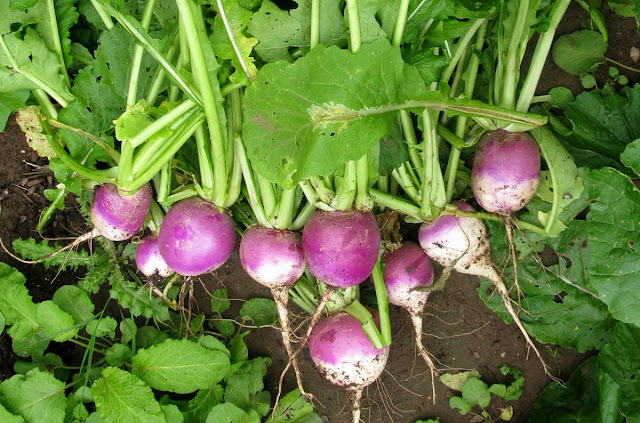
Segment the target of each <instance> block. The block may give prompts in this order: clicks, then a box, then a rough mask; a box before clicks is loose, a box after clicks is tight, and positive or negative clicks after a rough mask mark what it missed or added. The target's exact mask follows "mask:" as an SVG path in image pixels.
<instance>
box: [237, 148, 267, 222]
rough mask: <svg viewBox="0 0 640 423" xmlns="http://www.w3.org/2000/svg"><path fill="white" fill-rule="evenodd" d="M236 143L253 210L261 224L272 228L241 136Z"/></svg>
mask: <svg viewBox="0 0 640 423" xmlns="http://www.w3.org/2000/svg"><path fill="white" fill-rule="evenodd" d="M234 143H235V145H236V152H235V155H236V157H237V159H238V160H239V161H240V166H241V167H242V176H243V177H244V184H245V186H246V187H247V193H248V195H249V204H250V206H251V210H253V213H254V214H255V216H256V220H257V221H258V224H259V225H260V226H264V227H265V228H270V227H271V224H270V223H269V219H267V216H266V215H265V212H264V207H263V206H262V201H260V194H259V193H258V191H257V190H256V185H255V181H254V178H253V172H252V170H251V168H250V167H249V162H248V161H247V155H246V153H245V151H244V145H243V144H242V140H241V139H240V137H236V138H234Z"/></svg>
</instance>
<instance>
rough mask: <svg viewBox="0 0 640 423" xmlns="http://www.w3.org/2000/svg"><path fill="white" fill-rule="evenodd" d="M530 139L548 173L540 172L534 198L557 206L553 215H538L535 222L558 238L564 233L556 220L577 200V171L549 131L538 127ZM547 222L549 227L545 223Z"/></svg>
mask: <svg viewBox="0 0 640 423" xmlns="http://www.w3.org/2000/svg"><path fill="white" fill-rule="evenodd" d="M531 135H533V137H534V138H535V139H536V142H537V143H538V146H539V147H540V152H541V153H542V157H544V160H545V162H546V163H547V167H548V168H549V170H548V171H543V172H540V173H541V178H540V185H539V186H538V190H537V191H536V195H537V196H538V197H539V198H540V199H542V200H543V201H545V202H547V203H552V204H556V205H557V208H556V210H555V213H554V211H553V209H552V211H549V212H542V211H539V212H538V219H539V220H540V222H542V224H543V225H545V228H548V229H549V231H548V232H549V235H550V236H558V235H559V234H560V232H562V231H563V230H565V229H566V226H565V225H564V223H562V222H561V221H560V219H559V216H560V214H562V211H563V210H564V209H565V207H568V206H569V205H570V204H571V203H573V202H574V201H576V200H578V199H579V198H580V195H581V194H582V191H583V190H584V184H583V182H582V179H580V177H579V176H578V168H577V167H576V165H575V163H574V162H573V157H571V154H569V152H568V151H567V150H566V149H565V148H564V147H563V146H562V144H561V143H560V141H558V139H557V138H556V137H555V136H554V135H553V132H552V131H551V130H549V129H547V128H545V127H540V128H536V129H534V130H532V131H531ZM552 213H553V214H552ZM550 220H551V222H552V223H549V221H550Z"/></svg>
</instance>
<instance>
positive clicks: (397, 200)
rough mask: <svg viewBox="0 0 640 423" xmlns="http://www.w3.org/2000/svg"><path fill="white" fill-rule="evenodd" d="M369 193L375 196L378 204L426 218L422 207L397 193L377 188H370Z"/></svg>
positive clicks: (408, 214) (415, 216) (417, 217)
mask: <svg viewBox="0 0 640 423" xmlns="http://www.w3.org/2000/svg"><path fill="white" fill-rule="evenodd" d="M369 194H370V195H371V197H373V200H374V201H375V202H376V204H379V205H381V206H384V207H386V208H389V209H391V210H395V211H397V212H398V213H402V214H406V215H407V216H411V217H413V218H415V219H418V220H421V221H424V220H426V219H425V218H424V217H423V216H422V214H421V213H420V208H419V207H416V206H415V205H413V204H411V203H409V202H408V201H407V200H405V199H404V198H401V197H397V196H395V195H391V194H387V193H386V192H382V191H378V190H377V189H375V188H369Z"/></svg>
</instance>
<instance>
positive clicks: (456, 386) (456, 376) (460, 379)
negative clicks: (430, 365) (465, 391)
mask: <svg viewBox="0 0 640 423" xmlns="http://www.w3.org/2000/svg"><path fill="white" fill-rule="evenodd" d="M481 377H482V376H481V375H480V373H479V372H478V371H477V370H467V371H464V372H458V373H443V374H442V375H440V382H442V383H444V384H445V386H447V387H449V388H451V389H453V390H454V391H458V392H461V391H462V387H463V386H464V384H465V383H467V380H469V379H470V378H475V379H480V378H481Z"/></svg>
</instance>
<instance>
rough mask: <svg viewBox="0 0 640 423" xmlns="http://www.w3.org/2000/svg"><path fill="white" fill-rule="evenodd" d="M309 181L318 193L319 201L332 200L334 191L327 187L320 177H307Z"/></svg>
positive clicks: (328, 202)
mask: <svg viewBox="0 0 640 423" xmlns="http://www.w3.org/2000/svg"><path fill="white" fill-rule="evenodd" d="M309 182H310V183H311V185H312V186H313V189H315V190H316V192H317V193H318V196H319V197H320V199H321V201H323V202H325V203H327V204H331V202H332V201H333V197H334V196H335V193H334V192H333V191H332V190H330V189H329V188H327V186H326V184H325V183H324V181H323V180H322V178H318V177H316V176H312V177H310V178H309Z"/></svg>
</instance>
